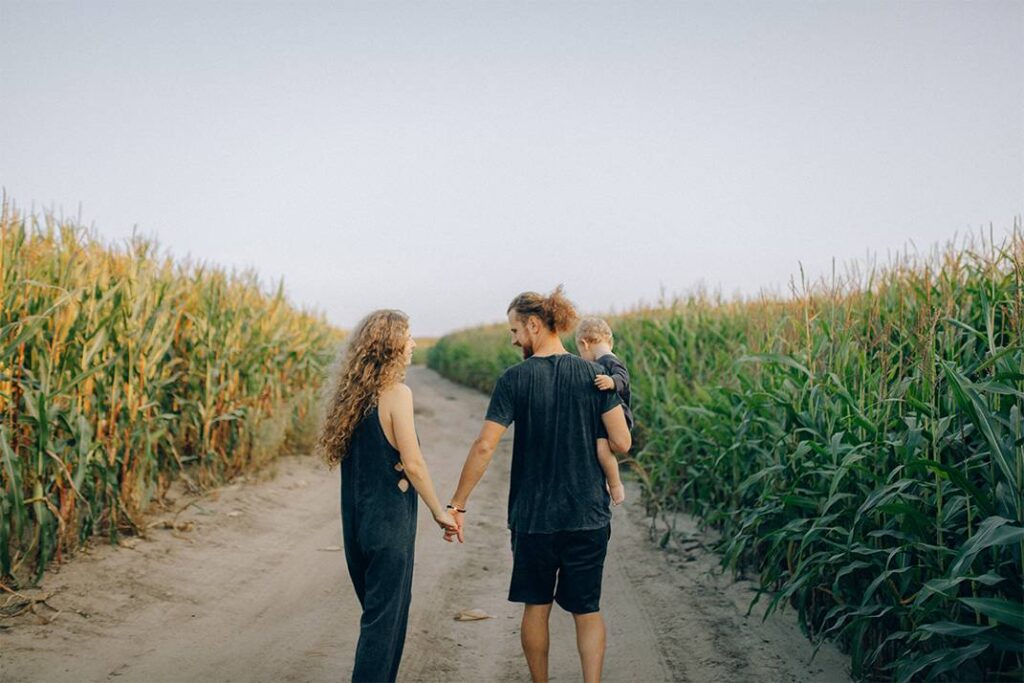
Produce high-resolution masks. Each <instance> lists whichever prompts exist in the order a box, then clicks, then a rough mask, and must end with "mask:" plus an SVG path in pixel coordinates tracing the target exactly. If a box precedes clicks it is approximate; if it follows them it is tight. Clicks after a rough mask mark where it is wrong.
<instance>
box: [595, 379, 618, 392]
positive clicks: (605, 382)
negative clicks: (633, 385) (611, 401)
mask: <svg viewBox="0 0 1024 683" xmlns="http://www.w3.org/2000/svg"><path fill="white" fill-rule="evenodd" d="M594 386H595V387H597V388H598V389H600V390H601V391H609V390H611V389H614V388H615V380H613V379H612V378H611V377H609V376H608V375H598V376H597V377H595V378H594Z"/></svg>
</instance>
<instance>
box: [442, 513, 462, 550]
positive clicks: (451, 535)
mask: <svg viewBox="0 0 1024 683" xmlns="http://www.w3.org/2000/svg"><path fill="white" fill-rule="evenodd" d="M452 517H453V518H454V519H455V526H454V527H453V528H450V529H445V530H444V540H446V541H448V542H449V543H451V542H452V541H454V540H455V539H458V540H459V543H465V537H464V536H463V535H462V525H463V523H464V521H465V519H466V513H465V512H459V511H458V510H453V511H452Z"/></svg>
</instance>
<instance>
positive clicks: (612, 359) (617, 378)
mask: <svg viewBox="0 0 1024 683" xmlns="http://www.w3.org/2000/svg"><path fill="white" fill-rule="evenodd" d="M608 361H609V364H610V365H611V367H610V368H609V369H608V376H609V377H611V380H612V382H614V386H615V392H616V393H617V394H618V395H619V396H622V395H623V394H624V393H626V392H627V391H629V370H627V369H626V366H625V365H624V364H623V363H622V361H621V360H619V359H618V358H617V357H616V356H613V355H611V354H609V356H608Z"/></svg>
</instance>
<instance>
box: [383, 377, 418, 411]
mask: <svg viewBox="0 0 1024 683" xmlns="http://www.w3.org/2000/svg"><path fill="white" fill-rule="evenodd" d="M406 401H412V389H410V388H409V387H408V385H406V384H404V383H402V382H396V383H395V384H392V385H391V386H389V387H387V388H386V389H383V390H381V392H380V398H379V403H380V405H381V406H384V407H387V406H393V405H397V404H400V403H404V402H406Z"/></svg>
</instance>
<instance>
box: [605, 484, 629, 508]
mask: <svg viewBox="0 0 1024 683" xmlns="http://www.w3.org/2000/svg"><path fill="white" fill-rule="evenodd" d="M608 493H610V494H611V496H612V505H622V501H624V500H626V487H625V486H623V485H622V484H619V485H618V486H609V487H608Z"/></svg>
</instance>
